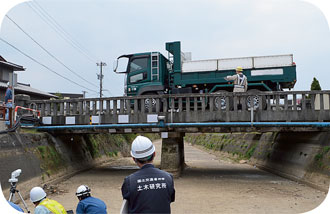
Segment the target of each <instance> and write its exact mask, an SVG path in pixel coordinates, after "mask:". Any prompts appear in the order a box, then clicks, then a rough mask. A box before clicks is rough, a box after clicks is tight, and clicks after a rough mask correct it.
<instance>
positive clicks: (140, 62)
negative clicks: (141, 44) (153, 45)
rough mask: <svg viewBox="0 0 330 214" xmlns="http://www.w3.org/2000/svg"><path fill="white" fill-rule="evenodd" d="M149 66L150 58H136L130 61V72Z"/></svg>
mask: <svg viewBox="0 0 330 214" xmlns="http://www.w3.org/2000/svg"><path fill="white" fill-rule="evenodd" d="M147 66H148V58H136V59H133V60H132V61H131V63H130V72H135V71H140V70H146V69H147Z"/></svg>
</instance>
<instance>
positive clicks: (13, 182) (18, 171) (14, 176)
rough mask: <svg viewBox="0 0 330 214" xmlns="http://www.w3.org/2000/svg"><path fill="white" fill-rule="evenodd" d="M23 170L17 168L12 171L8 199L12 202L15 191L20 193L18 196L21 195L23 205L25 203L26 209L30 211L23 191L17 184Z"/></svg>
mask: <svg viewBox="0 0 330 214" xmlns="http://www.w3.org/2000/svg"><path fill="white" fill-rule="evenodd" d="M21 172H22V170H21V169H16V170H15V171H13V172H12V173H11V178H10V179H9V181H8V182H9V183H10V186H11V187H10V190H9V191H10V195H9V199H8V201H10V202H12V200H15V199H14V198H15V193H17V194H18V196H19V197H20V199H21V201H22V202H23V205H24V208H25V209H26V211H27V212H28V213H30V211H29V209H28V207H27V205H26V203H25V201H24V199H23V197H22V195H21V193H20V192H19V191H18V190H17V189H16V185H17V182H18V179H17V177H18V176H19V175H20V174H21Z"/></svg>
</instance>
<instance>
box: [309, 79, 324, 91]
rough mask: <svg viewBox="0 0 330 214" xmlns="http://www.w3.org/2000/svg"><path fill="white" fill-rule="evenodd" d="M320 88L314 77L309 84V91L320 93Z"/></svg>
mask: <svg viewBox="0 0 330 214" xmlns="http://www.w3.org/2000/svg"><path fill="white" fill-rule="evenodd" d="M321 90H322V89H321V86H320V83H319V81H318V80H317V79H316V78H315V77H314V78H313V82H312V84H311V91H321Z"/></svg>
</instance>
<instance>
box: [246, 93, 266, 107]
mask: <svg viewBox="0 0 330 214" xmlns="http://www.w3.org/2000/svg"><path fill="white" fill-rule="evenodd" d="M248 92H252V93H255V94H258V93H259V92H260V90H258V89H251V90H248ZM246 106H247V107H248V108H251V107H253V106H254V107H256V108H259V109H260V108H261V109H265V108H266V106H267V104H266V100H264V99H263V100H262V103H261V97H260V96H259V95H252V96H248V97H247V98H246Z"/></svg>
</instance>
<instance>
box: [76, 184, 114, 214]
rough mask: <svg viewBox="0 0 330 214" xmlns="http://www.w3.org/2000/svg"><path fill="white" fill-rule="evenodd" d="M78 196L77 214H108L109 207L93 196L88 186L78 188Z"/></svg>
mask: <svg viewBox="0 0 330 214" xmlns="http://www.w3.org/2000/svg"><path fill="white" fill-rule="evenodd" d="M76 196H77V197H78V199H79V203H78V206H77V209H76V214H96V213H97V214H107V206H106V205H105V203H104V202H103V201H102V200H100V199H98V198H94V197H92V196H91V189H90V188H89V187H88V186H87V185H81V186H79V187H78V189H77V192H76Z"/></svg>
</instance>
